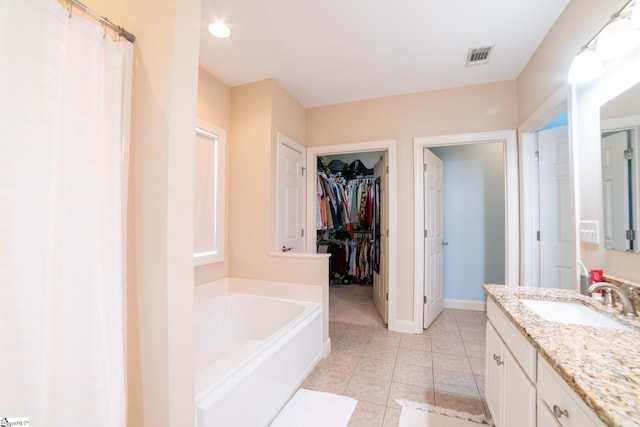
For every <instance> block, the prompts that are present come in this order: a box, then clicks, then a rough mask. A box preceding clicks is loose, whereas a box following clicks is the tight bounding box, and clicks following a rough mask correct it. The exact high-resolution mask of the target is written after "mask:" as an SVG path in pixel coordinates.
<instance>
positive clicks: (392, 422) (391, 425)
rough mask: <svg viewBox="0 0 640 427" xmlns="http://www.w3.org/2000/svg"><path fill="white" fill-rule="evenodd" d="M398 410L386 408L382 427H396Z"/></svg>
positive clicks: (398, 421)
mask: <svg viewBox="0 0 640 427" xmlns="http://www.w3.org/2000/svg"><path fill="white" fill-rule="evenodd" d="M400 412H401V410H400V409H396V408H389V407H388V406H387V410H386V411H385V413H384V423H383V424H382V427H398V424H399V423H400Z"/></svg>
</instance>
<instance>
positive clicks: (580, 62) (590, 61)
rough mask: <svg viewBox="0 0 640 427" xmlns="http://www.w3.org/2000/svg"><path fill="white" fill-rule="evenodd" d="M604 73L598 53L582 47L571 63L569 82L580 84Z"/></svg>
mask: <svg viewBox="0 0 640 427" xmlns="http://www.w3.org/2000/svg"><path fill="white" fill-rule="evenodd" d="M602 73H604V65H602V61H601V60H600V58H598V55H596V53H595V52H594V51H593V50H591V49H588V48H587V49H584V50H582V52H580V53H579V54H578V55H576V57H575V58H573V62H572V63H571V68H569V83H571V84H580V83H585V82H588V81H591V80H594V79H595V78H597V77H598V76H600V75H601V74H602Z"/></svg>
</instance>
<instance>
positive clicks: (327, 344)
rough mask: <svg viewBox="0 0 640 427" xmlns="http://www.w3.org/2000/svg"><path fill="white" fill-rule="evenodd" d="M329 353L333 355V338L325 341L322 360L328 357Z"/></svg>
mask: <svg viewBox="0 0 640 427" xmlns="http://www.w3.org/2000/svg"><path fill="white" fill-rule="evenodd" d="M329 353H331V338H327V339H326V340H324V343H322V358H323V359H324V358H325V357H327V356H328V355H329Z"/></svg>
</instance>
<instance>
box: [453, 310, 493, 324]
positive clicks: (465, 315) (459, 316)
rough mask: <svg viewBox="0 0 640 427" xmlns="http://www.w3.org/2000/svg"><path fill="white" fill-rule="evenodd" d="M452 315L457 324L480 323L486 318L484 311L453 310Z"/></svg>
mask: <svg viewBox="0 0 640 427" xmlns="http://www.w3.org/2000/svg"><path fill="white" fill-rule="evenodd" d="M453 314H454V316H455V318H456V320H457V321H458V322H482V321H484V319H485V318H486V315H485V312H484V311H473V310H454V312H453Z"/></svg>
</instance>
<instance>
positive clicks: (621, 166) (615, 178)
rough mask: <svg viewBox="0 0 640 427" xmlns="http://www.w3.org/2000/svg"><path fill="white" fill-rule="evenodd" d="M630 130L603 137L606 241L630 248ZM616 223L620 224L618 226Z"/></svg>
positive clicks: (606, 244) (606, 242)
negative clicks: (625, 155)
mask: <svg viewBox="0 0 640 427" xmlns="http://www.w3.org/2000/svg"><path fill="white" fill-rule="evenodd" d="M627 146H628V142H627V131H621V132H616V133H614V134H612V135H609V136H607V137H604V138H602V191H603V195H604V197H603V198H604V241H605V247H606V248H616V249H629V241H628V240H627V236H626V230H628V229H629V228H630V227H629V178H628V166H627V163H628V160H626V159H625V158H624V151H625V150H626V149H627ZM614 224H615V225H616V226H615V227H614Z"/></svg>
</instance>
